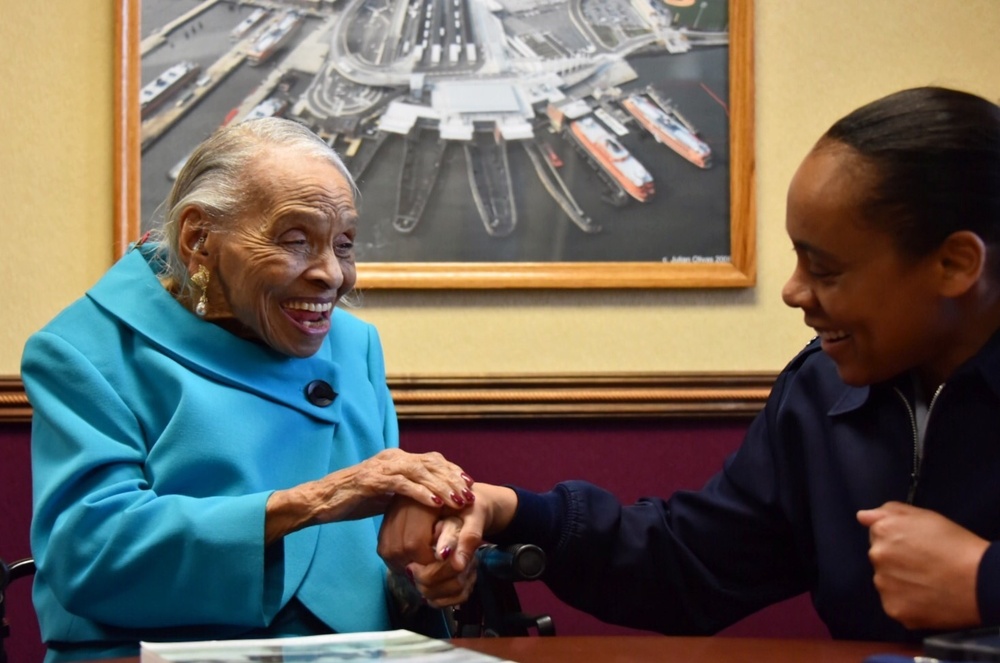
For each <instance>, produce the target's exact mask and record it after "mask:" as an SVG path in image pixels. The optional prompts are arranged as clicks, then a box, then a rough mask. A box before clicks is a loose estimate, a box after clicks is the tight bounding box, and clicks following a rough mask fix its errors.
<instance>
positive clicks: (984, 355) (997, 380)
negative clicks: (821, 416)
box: [829, 330, 1000, 415]
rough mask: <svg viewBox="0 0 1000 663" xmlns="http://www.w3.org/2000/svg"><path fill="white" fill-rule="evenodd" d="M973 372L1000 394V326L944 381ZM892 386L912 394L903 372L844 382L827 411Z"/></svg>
mask: <svg viewBox="0 0 1000 663" xmlns="http://www.w3.org/2000/svg"><path fill="white" fill-rule="evenodd" d="M977 373H978V374H979V375H981V376H982V379H983V380H984V381H985V382H986V384H988V385H989V387H990V389H992V390H993V393H994V395H996V396H997V398H1000V330H998V331H996V332H994V333H993V336H991V337H990V339H989V340H988V341H986V344H985V345H983V347H982V348H980V349H979V352H977V353H976V354H974V355H973V356H972V357H970V358H969V359H968V360H967V361H966V362H965V363H964V364H962V365H961V366H959V367H958V369H956V370H955V372H954V373H953V374H952V376H951V377H950V378H949V379H948V381H949V382H955V381H956V380H962V379H965V378H967V377H968V376H970V375H973V374H977ZM892 387H899V388H900V389H901V390H902V392H903V393H904V394H912V391H913V389H912V385H911V382H910V376H909V375H907V374H904V375H900V376H896V377H895V378H893V379H891V380H887V381H886V382H882V383H879V384H877V385H872V386H864V387H851V386H849V385H844V392H843V393H842V394H841V396H840V398H838V399H837V401H836V402H835V403H834V405H833V407H832V408H830V411H829V414H830V415H838V414H844V413H845V412H851V411H853V410H856V409H858V408H860V407H861V406H862V405H864V404H865V403H866V402H868V400H869V399H870V398H871V396H872V393H873V391H876V390H883V389H889V388H892Z"/></svg>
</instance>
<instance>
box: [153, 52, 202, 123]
mask: <svg viewBox="0 0 1000 663" xmlns="http://www.w3.org/2000/svg"><path fill="white" fill-rule="evenodd" d="M199 71H201V65H198V64H196V63H194V62H179V63H177V64H175V65H174V66H172V67H170V68H169V69H167V70H166V71H164V72H163V73H162V74H160V75H159V76H157V77H156V79H155V80H153V81H151V82H150V83H148V84H146V86H145V87H143V88H142V90H141V91H140V92H139V108H140V109H141V111H140V117H146V116H147V115H149V114H150V113H152V112H153V111H154V110H156V109H157V108H159V107H160V106H162V105H163V102H164V101H166V100H167V99H169V98H170V97H172V96H173V95H174V94H175V93H176V92H177V91H178V90H180V89H181V88H182V87H184V86H185V85H187V84H188V82H189V81H191V80H192V79H193V78H194V77H196V76H197V75H198V72H199Z"/></svg>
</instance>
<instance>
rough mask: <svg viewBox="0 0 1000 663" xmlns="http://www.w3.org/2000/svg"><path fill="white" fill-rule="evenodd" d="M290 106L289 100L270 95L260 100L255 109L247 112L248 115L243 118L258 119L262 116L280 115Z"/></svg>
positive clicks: (244, 119)
mask: <svg viewBox="0 0 1000 663" xmlns="http://www.w3.org/2000/svg"><path fill="white" fill-rule="evenodd" d="M286 108H288V102H287V101H286V100H284V99H281V98H279V97H270V98H268V99H265V100H264V101H262V102H260V103H259V104H257V105H256V106H254V107H253V109H252V110H251V111H250V112H249V113H247V116H246V117H245V118H243V121H244V122H245V121H246V120H256V119H259V118H262V117H280V116H281V114H282V113H284V112H285V109H286Z"/></svg>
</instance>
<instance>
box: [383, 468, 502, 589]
mask: <svg viewBox="0 0 1000 663" xmlns="http://www.w3.org/2000/svg"><path fill="white" fill-rule="evenodd" d="M472 489H473V493H474V494H475V499H474V500H471V501H469V502H468V503H467V504H466V506H465V507H463V508H454V507H451V506H448V505H444V506H441V507H429V506H426V505H424V504H420V503H419V502H416V501H414V500H411V499H408V498H406V497H404V496H401V495H397V496H396V497H394V498H393V500H392V502H391V503H390V504H389V507H388V508H387V509H386V512H385V517H384V518H383V520H382V529H381V531H380V532H379V544H378V554H379V555H380V556H381V557H382V559H384V560H385V562H386V564H388V566H389V568H390V569H392V570H393V571H395V572H397V573H402V574H405V575H406V576H407V577H409V578H410V580H412V581H413V584H414V585H415V586H416V588H417V590H418V591H419V592H420V594H421V595H422V596H423V597H424V599H426V601H427V603H428V605H430V606H431V607H435V608H443V607H447V606H452V605H458V604H461V603H464V602H465V601H467V600H468V598H469V595H470V594H471V593H472V589H473V587H474V586H475V582H476V557H475V553H476V549H477V548H478V547H479V546H480V545H481V544H482V542H483V539H484V538H485V537H486V536H487V535H489V534H494V533H496V532H498V531H501V530H502V529H503V528H504V527H506V525H507V523H508V522H509V521H510V518H511V516H512V515H513V512H514V510H515V509H516V507H517V500H516V497H515V496H514V492H513V491H512V490H510V489H509V488H504V487H500V486H491V485H489V484H482V483H476V484H475V485H473V487H472Z"/></svg>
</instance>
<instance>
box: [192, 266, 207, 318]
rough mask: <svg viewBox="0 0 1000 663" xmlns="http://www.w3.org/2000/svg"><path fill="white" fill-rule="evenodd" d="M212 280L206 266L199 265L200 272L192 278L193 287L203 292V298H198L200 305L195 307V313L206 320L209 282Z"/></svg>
mask: <svg viewBox="0 0 1000 663" xmlns="http://www.w3.org/2000/svg"><path fill="white" fill-rule="evenodd" d="M210 278H211V274H209V271H208V269H207V268H206V267H205V265H198V271H197V272H195V273H194V276H192V277H191V283H192V285H194V287H196V288H198V289H199V290H201V296H199V297H198V303H197V304H195V307H194V312H195V313H196V314H197V315H198V317H199V318H204V317H205V312H206V311H208V281H209V279H210Z"/></svg>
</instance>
